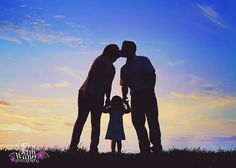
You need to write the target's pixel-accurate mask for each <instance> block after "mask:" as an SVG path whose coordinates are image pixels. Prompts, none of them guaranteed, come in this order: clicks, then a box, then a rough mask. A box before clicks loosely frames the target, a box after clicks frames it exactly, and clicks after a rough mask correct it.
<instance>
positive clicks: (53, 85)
mask: <svg viewBox="0 0 236 168" xmlns="http://www.w3.org/2000/svg"><path fill="white" fill-rule="evenodd" d="M69 86H70V83H69V82H68V81H66V80H64V81H61V82H59V83H43V84H40V87H41V88H43V89H53V88H66V87H69Z"/></svg>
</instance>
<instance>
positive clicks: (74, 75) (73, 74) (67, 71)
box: [56, 66, 82, 80]
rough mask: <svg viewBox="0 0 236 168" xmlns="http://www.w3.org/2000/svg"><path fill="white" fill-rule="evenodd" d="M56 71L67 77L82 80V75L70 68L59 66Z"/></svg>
mask: <svg viewBox="0 0 236 168" xmlns="http://www.w3.org/2000/svg"><path fill="white" fill-rule="evenodd" d="M56 71H58V72H61V73H63V74H65V75H68V76H70V77H72V78H75V79H79V80H82V77H81V76H82V75H80V74H79V73H78V72H75V70H73V69H71V68H70V67H67V66H59V67H56Z"/></svg>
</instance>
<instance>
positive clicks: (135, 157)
mask: <svg viewBox="0 0 236 168" xmlns="http://www.w3.org/2000/svg"><path fill="white" fill-rule="evenodd" d="M44 150H45V151H46V152H47V153H48V154H49V158H46V159H45V160H42V161H40V162H39V163H11V162H10V160H9V154H10V153H11V152H13V151H15V150H8V149H2V150H0V167H1V168H7V167H24V168H26V167H66V168H70V167H78V168H80V167H94V168H95V167H98V168H101V167H110V168H114V167H120V168H123V167H130V168H134V167H144V168H148V167H167V168H177V167H178V168H231V167H232V168H235V167H236V150H235V149H233V150H228V151H226V150H221V149H220V150H218V151H206V150H202V149H200V148H197V149H195V148H193V149H191V148H190V149H188V148H186V149H182V150H179V149H174V148H173V149H171V150H169V151H164V152H162V153H160V154H149V155H141V154H132V153H126V154H111V153H100V154H90V153H88V152H87V150H86V149H85V148H82V149H80V150H79V151H78V152H74V153H71V152H69V151H67V150H65V149H63V148H57V147H56V148H48V149H44Z"/></svg>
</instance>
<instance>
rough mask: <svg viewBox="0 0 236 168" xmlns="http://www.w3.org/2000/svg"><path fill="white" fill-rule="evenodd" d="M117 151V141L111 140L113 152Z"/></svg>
mask: <svg viewBox="0 0 236 168" xmlns="http://www.w3.org/2000/svg"><path fill="white" fill-rule="evenodd" d="M115 151H116V141H114V140H111V152H112V153H115Z"/></svg>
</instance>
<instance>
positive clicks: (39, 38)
mask: <svg viewBox="0 0 236 168" xmlns="http://www.w3.org/2000/svg"><path fill="white" fill-rule="evenodd" d="M0 39H3V40H7V41H9V42H14V43H16V44H21V43H22V42H23V41H26V42H28V43H30V44H34V43H36V42H41V43H47V44H65V45H68V46H80V45H84V44H83V40H82V39H81V38H80V37H79V36H78V35H71V34H68V33H66V32H63V31H58V30H54V29H53V28H52V26H51V24H50V23H47V22H46V21H45V20H42V19H34V20H31V21H24V22H23V23H22V25H19V24H15V23H14V22H12V21H3V22H1V23H0Z"/></svg>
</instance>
